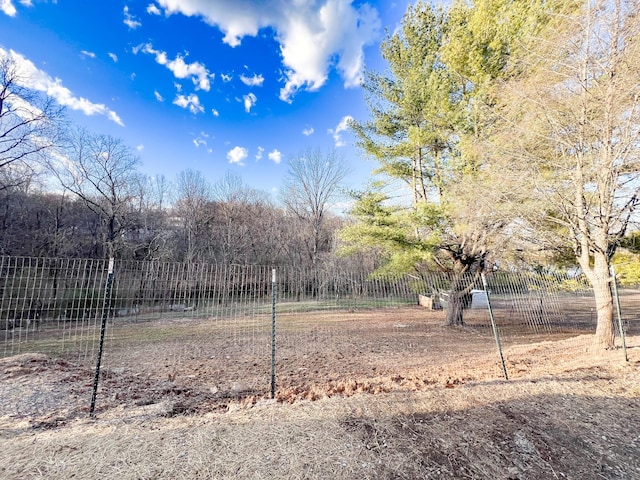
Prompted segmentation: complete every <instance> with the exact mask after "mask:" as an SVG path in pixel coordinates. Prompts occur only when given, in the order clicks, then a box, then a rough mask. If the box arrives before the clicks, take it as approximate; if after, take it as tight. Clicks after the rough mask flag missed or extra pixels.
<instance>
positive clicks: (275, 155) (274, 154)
mask: <svg viewBox="0 0 640 480" xmlns="http://www.w3.org/2000/svg"><path fill="white" fill-rule="evenodd" d="M267 157H269V160H273V162H274V163H276V164H278V163H280V162H281V161H282V153H280V151H279V150H278V149H276V148H274V149H273V150H272V151H271V152H269V155H267Z"/></svg>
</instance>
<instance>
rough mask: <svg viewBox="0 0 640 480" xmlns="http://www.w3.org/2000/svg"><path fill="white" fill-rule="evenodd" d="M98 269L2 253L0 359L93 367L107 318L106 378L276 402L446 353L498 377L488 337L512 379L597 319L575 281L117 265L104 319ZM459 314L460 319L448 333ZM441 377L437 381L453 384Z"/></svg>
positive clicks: (101, 264) (632, 329)
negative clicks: (542, 345) (48, 359)
mask: <svg viewBox="0 0 640 480" xmlns="http://www.w3.org/2000/svg"><path fill="white" fill-rule="evenodd" d="M107 272H108V262H107V261H103V260H79V259H49V258H19V257H0V298H1V304H0V356H1V357H7V356H11V355H16V354H19V353H24V352H39V353H45V354H48V355H52V356H57V357H64V358H67V359H71V360H74V361H77V362H80V363H83V364H86V365H92V364H95V361H96V355H97V353H98V347H99V337H100V325H101V320H102V318H103V316H105V318H106V319H107V329H106V343H105V348H104V352H105V363H104V365H105V372H111V373H112V374H113V373H114V372H115V373H116V374H117V373H120V374H123V373H125V372H127V373H128V374H132V375H133V374H134V372H135V375H136V376H135V377H132V378H131V381H137V380H136V379H138V380H139V378H140V376H141V375H142V376H143V378H151V377H157V378H160V377H161V378H163V379H164V380H166V381H169V382H173V383H175V381H176V378H178V377H183V378H182V380H184V381H185V382H187V380H189V381H188V382H187V383H190V384H198V385H199V387H201V388H206V390H207V391H208V392H212V393H211V394H212V395H214V396H216V395H217V396H218V397H219V396H220V395H221V394H222V393H224V392H232V393H233V392H235V393H237V392H240V391H241V392H245V393H247V392H249V393H251V394H253V395H255V396H266V395H268V393H269V390H270V388H273V380H274V379H277V383H278V389H279V392H282V391H283V390H284V391H289V392H291V391H293V392H299V391H300V389H301V388H303V387H304V385H306V387H304V388H306V391H308V392H311V391H312V390H313V387H312V384H319V383H321V384H323V385H324V387H323V388H325V390H327V389H328V390H331V389H337V390H336V391H339V389H340V388H343V387H344V382H343V380H344V379H345V378H347V379H348V378H363V376H364V377H366V378H369V379H372V378H377V376H380V375H387V376H390V377H391V378H395V377H394V376H395V375H399V373H398V372H399V370H400V365H401V366H402V371H403V372H405V373H406V372H407V371H410V370H411V369H412V368H413V369H414V370H415V371H416V372H417V371H418V369H420V368H422V369H423V370H422V372H423V373H422V374H420V375H422V377H424V376H425V374H424V367H425V365H426V364H428V365H429V366H430V368H432V370H433V369H435V370H433V372H436V370H437V369H438V368H440V367H439V366H438V365H440V363H439V362H443V361H444V360H443V359H444V358H450V357H451V356H452V352H454V353H453V355H454V356H455V357H456V358H457V359H458V360H456V361H457V362H458V363H457V367H456V368H459V371H460V372H461V373H460V374H459V375H460V376H463V375H464V371H465V370H469V369H471V368H472V367H473V365H474V363H476V362H493V364H495V367H496V368H495V376H496V377H498V376H501V371H500V366H499V362H498V356H497V354H496V352H495V343H494V342H495V340H499V341H500V342H502V344H503V345H504V346H505V347H507V348H511V347H513V348H516V350H509V351H507V352H506V360H507V366H506V368H508V369H514V368H515V369H521V368H524V367H523V365H524V364H525V363H527V362H529V361H530V360H531V361H537V362H542V361H544V359H542V358H541V357H538V358H534V359H530V360H527V358H525V357H526V356H527V355H528V356H531V355H534V356H535V355H536V354H535V352H534V351H527V354H526V355H524V354H523V355H520V357H518V360H514V358H516V356H517V346H518V345H527V344H532V343H535V342H541V341H549V340H564V339H576V340H572V342H573V343H571V342H570V343H566V342H565V343H563V344H562V347H558V348H564V349H566V348H571V347H572V346H573V347H574V348H575V351H576V352H579V351H581V350H582V349H583V348H584V345H585V341H587V340H585V338H591V337H592V336H593V333H594V331H595V328H596V321H597V312H596V309H595V303H594V293H593V289H592V288H591V287H590V286H589V285H588V283H587V282H586V280H585V279H584V278H583V277H582V276H567V275H559V274H551V273H536V272H517V273H514V272H492V273H489V274H487V276H486V280H487V286H486V288H485V286H484V285H483V282H482V280H481V278H480V276H470V277H465V278H454V277H452V276H451V275H444V274H441V273H424V274H422V275H403V276H399V275H379V274H374V273H373V272H369V271H352V270H343V269H340V268H320V267H318V268H311V269H296V268H291V267H287V268H285V267H280V268H276V269H273V268H271V267H266V266H254V265H215V264H206V265H205V264H189V263H166V262H164V263H163V262H133V261H117V262H115V270H114V275H113V285H112V287H113V288H112V292H111V297H110V299H109V302H108V309H107V310H104V304H105V289H106V285H107V278H108V274H107ZM274 272H275V282H273V280H274V278H273V275H274ZM618 299H619V301H620V305H621V310H620V311H621V318H620V321H619V322H615V336H616V342H617V343H618V344H620V343H621V341H622V338H623V336H622V334H623V333H625V332H628V333H637V330H638V322H637V318H635V317H634V315H635V312H637V311H638V309H637V307H638V306H639V305H640V291H636V290H633V289H623V290H621V291H620V295H619V297H618ZM456 305H457V306H459V307H460V314H459V315H458V317H456V318H457V320H459V321H457V322H456V323H454V324H452V325H449V326H444V323H445V322H447V321H449V320H450V319H451V312H452V311H453V310H455V308H454V307H455V306H456ZM489 307H491V309H490V308H489ZM492 316H493V319H492ZM274 319H277V320H276V323H275V325H276V330H275V333H276V335H275V337H274V330H273V326H274V323H273V321H274ZM492 320H493V322H492ZM495 334H497V335H499V337H495ZM434 339H435V341H434ZM578 339H580V340H578ZM455 352H458V353H455ZM513 352H515V353H513ZM548 361H553V360H551V359H548ZM447 368H448V369H449V370H448V373H447V372H445V371H444V366H443V367H442V369H441V370H442V371H440V373H438V374H442V375H452V374H451V371H450V370H451V366H450V365H449V366H448V367H447ZM407 369H408V370H407ZM436 373H437V372H436ZM436 373H433V374H434V375H435V374H436ZM274 375H275V376H274ZM416 375H417V376H419V375H418V374H417V373H416ZM145 376H146V377H145ZM416 378H417V377H416ZM416 381H417V380H416ZM420 381H422V382H425V381H427V380H426V379H424V378H423V379H421V380H420ZM341 382H342V383H341ZM374 383H375V382H374V381H373V380H371V381H370V384H371V385H373V384H374ZM108 384H109V383H108V382H106V383H105V385H106V386H105V387H103V388H108ZM356 384H357V382H356ZM172 388H173V387H172ZM353 388H356V387H353ZM371 388H374V387H371ZM310 395H312V393H311V394H310Z"/></svg>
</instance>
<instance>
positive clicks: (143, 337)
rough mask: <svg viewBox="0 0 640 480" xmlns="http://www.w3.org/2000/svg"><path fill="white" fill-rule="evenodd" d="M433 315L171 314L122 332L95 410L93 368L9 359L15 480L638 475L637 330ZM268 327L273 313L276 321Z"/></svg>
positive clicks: (0, 431) (3, 398) (8, 433)
mask: <svg viewBox="0 0 640 480" xmlns="http://www.w3.org/2000/svg"><path fill="white" fill-rule="evenodd" d="M442 319H443V312H441V311H440V312H437V311H435V312H427V311H425V310H423V309H420V308H419V307H398V308H393V309H386V310H380V311H367V310H362V311H332V312H308V313H306V314H305V316H304V318H301V317H300V316H294V315H293V314H291V315H289V314H287V313H283V314H282V315H280V316H279V317H278V336H277V339H278V350H277V356H276V360H277V362H276V387H277V388H276V396H275V400H272V399H270V369H271V365H270V359H271V357H270V355H271V350H270V348H271V347H270V329H269V323H268V321H266V322H263V323H260V322H253V323H250V324H248V323H242V322H241V321H238V320H236V321H234V323H233V325H229V324H225V321H223V320H220V321H215V320H211V319H209V320H196V319H184V318H174V319H166V320H163V321H161V322H153V323H148V322H147V323H145V322H143V323H135V324H134V323H132V324H129V325H123V326H120V327H119V328H118V329H117V330H114V331H112V333H111V335H109V336H108V342H107V349H106V357H105V369H104V370H103V376H102V379H101V388H100V391H99V393H98V402H97V405H98V408H97V411H96V413H97V416H96V418H94V419H91V418H89V417H88V407H89V401H90V398H91V386H92V380H93V370H92V368H91V365H90V364H88V363H87V364H85V363H81V362H77V361H75V360H73V359H69V358H60V357H58V356H55V355H51V354H43V353H24V354H21V355H17V356H12V357H8V358H4V359H1V360H0V402H1V405H2V407H1V409H0V442H2V444H3V445H2V448H1V449H0V477H1V478H7V479H9V478H11V479H19V478H47V479H50V478H60V479H62V478H65V479H66V478H83V479H84V478H116V477H118V478H131V479H134V478H135V479H143V478H144V479H152V478H193V479H196V478H198V479H200V478H407V479H413V478H481V479H500V478H502V479H547V478H580V479H590V478H594V479H596V478H630V479H632V478H640V430H639V429H638V427H637V425H638V422H637V418H640V374H639V368H640V335H638V332H635V331H630V332H629V333H630V335H629V336H628V337H627V347H628V348H627V353H628V355H629V362H625V361H624V356H623V354H622V350H621V349H615V350H610V351H599V350H596V349H594V347H593V345H592V335H591V334H590V333H588V332H585V331H582V330H572V329H570V328H566V329H554V330H553V333H532V332H524V331H523V330H522V328H521V327H519V326H512V327H508V326H505V325H503V326H502V327H501V328H502V331H503V343H502V347H503V349H504V358H505V365H506V368H507V371H508V373H509V378H510V379H509V381H506V380H505V379H504V378H503V373H502V367H501V364H500V358H499V356H498V352H497V349H496V344H495V341H494V339H493V336H492V334H491V330H490V329H488V328H487V327H486V324H485V323H482V322H478V324H477V325H475V324H474V321H473V317H472V316H471V317H470V318H469V322H468V325H467V326H464V327H457V328H451V327H443V326H442ZM267 320H268V319H267Z"/></svg>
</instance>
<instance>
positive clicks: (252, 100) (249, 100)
mask: <svg viewBox="0 0 640 480" xmlns="http://www.w3.org/2000/svg"><path fill="white" fill-rule="evenodd" d="M242 99H243V100H244V111H245V112H247V113H249V112H251V108H252V107H253V106H254V105H255V104H256V102H257V101H258V98H257V97H256V96H255V95H254V94H253V93H250V94H249V95H244V96H243V97H242Z"/></svg>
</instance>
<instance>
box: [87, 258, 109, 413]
mask: <svg viewBox="0 0 640 480" xmlns="http://www.w3.org/2000/svg"><path fill="white" fill-rule="evenodd" d="M112 286H113V258H110V259H109V273H108V276H107V285H106V287H105V291H104V303H103V305H102V325H101V327H100V346H99V348H98V358H97V360H96V374H95V377H94V378H93V393H92V395H91V406H90V407H89V416H91V417H93V416H94V412H95V409H96V397H97V395H98V383H99V381H100V364H101V362H102V351H103V348H104V335H105V331H106V329H107V318H108V317H109V310H110V308H111V288H112Z"/></svg>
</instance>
